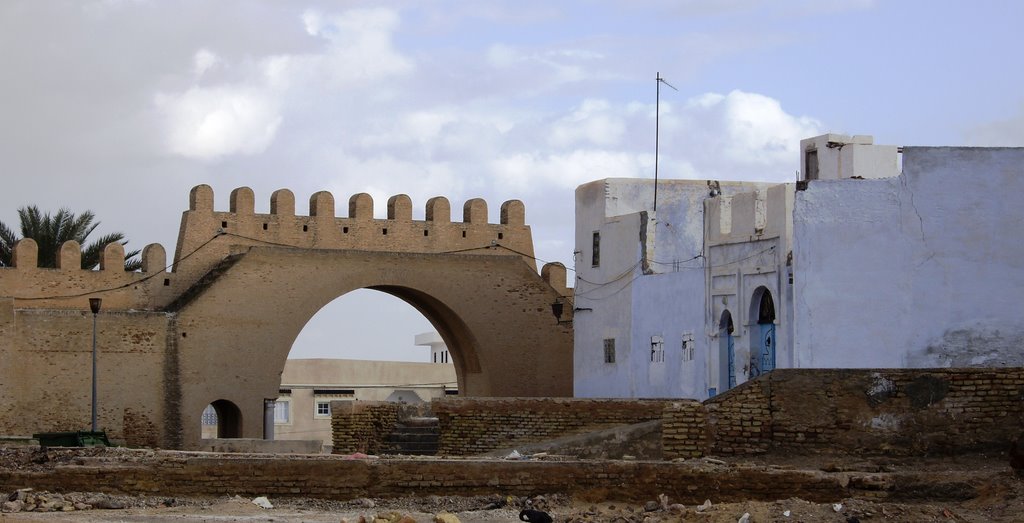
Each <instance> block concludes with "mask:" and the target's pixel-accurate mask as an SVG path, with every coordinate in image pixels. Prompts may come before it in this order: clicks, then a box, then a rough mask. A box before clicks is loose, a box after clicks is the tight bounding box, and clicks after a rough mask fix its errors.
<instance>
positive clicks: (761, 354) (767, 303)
mask: <svg viewBox="0 0 1024 523" xmlns="http://www.w3.org/2000/svg"><path fill="white" fill-rule="evenodd" d="M757 326H758V331H759V334H760V336H759V338H758V342H757V350H755V351H752V353H751V354H750V377H751V378H756V377H758V376H760V375H762V374H764V373H766V372H770V371H771V370H772V369H774V368H775V303H774V302H773V301H772V293H771V292H770V291H769V290H768V289H764V290H763V291H762V292H761V300H760V304H759V305H758V312H757Z"/></svg>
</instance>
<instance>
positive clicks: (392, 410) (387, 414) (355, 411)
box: [331, 401, 401, 454]
mask: <svg viewBox="0 0 1024 523" xmlns="http://www.w3.org/2000/svg"><path fill="white" fill-rule="evenodd" d="M400 410H401V406H400V405H399V404H398V403H390V402H383V401H332V402H331V433H332V435H333V437H332V438H333V440H334V447H333V449H332V450H331V453H333V454H352V453H353V452H362V453H364V454H379V453H380V452H381V451H382V450H385V442H384V440H385V438H387V436H388V434H390V433H391V431H392V430H394V428H395V424H396V423H398V416H399V412H400Z"/></svg>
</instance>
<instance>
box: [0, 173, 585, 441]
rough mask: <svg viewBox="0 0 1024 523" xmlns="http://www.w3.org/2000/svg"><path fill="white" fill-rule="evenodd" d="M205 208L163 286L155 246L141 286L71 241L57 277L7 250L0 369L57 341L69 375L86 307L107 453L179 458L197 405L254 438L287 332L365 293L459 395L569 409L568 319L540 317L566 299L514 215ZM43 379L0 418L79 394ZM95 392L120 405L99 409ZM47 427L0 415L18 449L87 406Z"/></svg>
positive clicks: (28, 248) (84, 344)
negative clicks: (141, 451) (415, 334)
mask: <svg viewBox="0 0 1024 523" xmlns="http://www.w3.org/2000/svg"><path fill="white" fill-rule="evenodd" d="M213 196H214V195H213V190H212V188H210V187H209V186H206V185H200V186H197V187H195V188H193V190H192V192H191V193H190V194H189V208H188V210H186V211H185V212H184V214H183V215H182V221H181V228H180V230H179V234H178V244H177V248H176V249H175V253H174V257H173V260H174V261H173V270H171V271H168V270H167V268H168V265H167V255H166V251H165V249H164V248H163V247H162V246H160V245H156V244H151V245H148V246H146V248H145V249H144V250H143V253H142V261H143V263H142V270H141V272H125V271H124V270H123V268H124V248H123V246H121V245H120V244H118V243H112V244H109V245H107V246H106V248H105V249H104V251H103V261H102V263H101V264H100V270H98V271H89V270H83V269H81V268H80V263H79V261H80V260H79V259H78V258H80V248H79V246H78V245H77V243H75V242H68V243H66V244H65V245H64V246H62V247H61V254H60V259H59V264H58V265H59V267H58V269H56V270H49V269H47V270H40V269H38V268H37V267H36V264H35V261H36V256H37V254H38V253H37V247H36V245H35V243H34V242H32V241H31V240H23V241H21V242H19V243H18V245H17V246H15V257H14V259H15V264H14V267H10V268H3V269H2V270H0V333H3V334H4V336H2V337H0V338H2V339H3V343H0V352H2V353H4V354H12V353H13V352H12V351H17V354H19V356H18V357H19V358H22V359H23V360H25V361H27V362H29V363H26V365H25V367H26V368H50V367H47V365H46V363H47V362H49V361H50V360H49V359H48V358H50V357H51V355H50V351H51V345H52V344H51V343H50V342H49V340H51V339H58V340H60V343H61V345H60V347H62V350H67V351H68V353H69V354H70V356H68V357H67V358H68V361H69V362H73V361H88V360H87V358H88V357H89V355H90V354H91V351H90V345H89V338H88V337H87V336H84V335H82V329H83V328H85V326H87V325H89V323H88V322H87V321H86V320H87V318H88V316H87V313H86V312H85V311H87V310H88V308H87V307H88V300H87V299H86V298H89V297H93V296H97V297H102V298H103V311H102V312H101V314H102V315H103V317H102V318H101V329H100V333H99V344H100V346H101V350H102V351H103V354H108V355H110V356H106V357H108V358H111V359H109V360H105V361H111V362H112V363H111V364H110V365H105V366H104V368H103V372H102V374H101V375H100V377H99V387H100V390H101V397H103V398H104V403H103V405H101V409H100V423H101V425H102V426H103V427H105V428H107V429H108V432H109V434H110V436H111V437H112V438H115V439H116V438H119V437H125V438H126V442H127V443H128V444H130V445H131V444H138V443H139V442H140V441H154V440H158V441H159V444H160V446H162V447H165V448H195V447H197V446H198V444H199V441H200V437H201V432H202V430H201V427H202V423H201V416H202V412H203V411H204V409H205V408H206V407H207V405H209V401H210V400H211V399H216V400H217V401H220V402H223V403H221V404H220V405H221V406H222V407H223V408H221V409H219V410H218V412H217V414H218V417H219V418H222V419H224V418H231V419H232V420H234V421H233V422H232V423H231V425H230V426H231V430H226V431H222V432H221V433H222V434H225V435H229V436H232V437H243V438H263V437H264V430H263V421H264V414H265V412H264V402H265V401H266V400H274V399H276V398H277V397H278V392H279V384H280V374H281V371H282V369H283V367H284V362H285V360H286V359H287V356H288V352H289V350H290V348H291V345H292V343H293V341H294V340H295V338H296V336H298V334H299V332H301V330H302V328H303V326H304V325H305V324H306V322H307V321H308V320H309V319H310V318H311V317H312V316H313V315H314V314H315V313H316V312H317V311H318V310H319V309H320V308H321V307H323V306H324V305H325V304H327V303H329V302H330V301H332V300H334V299H335V298H337V297H339V296H341V295H343V294H345V293H348V292H351V291H353V290H356V289H374V290H378V291H383V292H387V293H390V294H392V295H394V296H397V297H399V298H401V299H403V300H405V301H406V302H408V303H410V304H411V305H412V306H413V307H415V308H416V309H418V310H419V311H420V312H421V313H423V315H424V316H425V317H427V319H428V320H430V321H431V323H433V325H434V326H435V327H436V328H437V331H438V332H439V333H440V334H441V335H442V337H443V338H444V340H445V342H446V343H447V344H448V346H449V349H450V354H451V357H452V361H453V363H454V365H455V368H456V373H457V375H458V383H459V391H460V394H464V395H466V396H571V395H572V381H573V376H572V367H573V358H572V313H573V311H572V308H571V307H568V308H566V309H565V310H564V311H562V312H563V314H562V315H561V316H560V317H558V318H556V317H555V315H554V314H553V304H562V303H564V301H565V298H566V297H567V296H568V295H569V293H570V291H569V289H567V288H566V287H565V267H563V266H561V265H558V264H548V265H546V266H545V267H544V268H543V270H542V271H540V273H538V271H537V268H536V262H535V260H534V258H533V240H532V234H531V232H530V227H529V226H527V225H526V223H525V207H524V205H523V203H522V202H520V201H518V200H510V201H507V202H504V203H503V204H502V205H501V212H500V219H499V222H498V223H490V222H488V213H487V203H486V202H485V201H483V200H481V199H471V200H469V201H467V202H465V205H464V206H463V208H462V219H461V221H453V220H452V216H451V215H452V212H451V206H450V204H449V202H448V200H447V199H445V198H443V197H435V198H431V199H430V200H428V201H427V203H426V208H425V213H424V214H425V216H424V218H425V219H423V220H413V219H412V203H411V200H410V199H409V197H408V196H405V195H396V196H393V197H392V198H390V199H389V200H388V202H387V218H376V217H375V216H374V213H373V200H372V198H371V197H370V196H369V195H368V194H357V195H355V196H352V197H351V198H350V199H349V202H348V203H349V205H348V215H347V216H346V217H339V216H337V215H336V213H335V205H334V197H333V196H332V195H331V194H330V193H327V192H318V193H315V194H313V195H312V196H311V197H310V199H309V211H308V214H306V215H297V214H296V213H295V197H294V195H293V194H292V193H291V191H288V190H286V189H281V190H278V191H275V192H274V193H273V195H272V196H271V198H270V213H269V214H258V213H256V212H255V210H254V206H255V203H254V196H253V193H252V190H251V189H249V188H245V187H241V188H238V189H235V190H234V191H232V192H231V197H230V210H228V211H217V210H215V209H214V206H213V200H214V198H213ZM68 311H73V312H72V313H70V314H69V312H68ZM115 355H116V356H115ZM113 358H116V363H113V362H115V360H114V359H113ZM59 377H60V379H57V375H55V374H53V373H36V374H35V375H32V376H27V375H26V376H21V375H19V376H18V378H19V379H16V380H8V382H5V383H4V386H3V387H0V395H2V396H3V397H4V398H5V399H6V400H7V401H5V404H6V405H8V407H7V408H8V412H9V413H10V412H19V411H26V410H27V411H44V410H46V411H53V407H52V405H51V404H50V403H49V402H52V401H53V400H51V399H49V398H57V397H59V398H76V397H78V395H77V392H78V391H80V390H83V386H87V384H88V383H89V380H90V376H89V373H88V367H87V366H82V365H70V370H69V371H68V372H64V373H62V374H61V375H60V376H59ZM11 383H13V384H15V385H9V384H11ZM105 387H107V388H109V389H110V390H118V391H120V394H106V395H104V394H102V391H103V390H104V388H105ZM229 405H230V406H233V407H235V409H234V410H232V409H227V406H229ZM59 410H60V412H61V413H62V417H60V418H53V419H41V420H39V419H24V417H18V416H14V415H10V414H4V413H2V412H0V425H2V426H4V427H6V430H8V431H9V432H11V433H33V432H47V431H54V430H61V429H62V428H64V427H61V426H59V423H60V422H61V420H62V419H72V420H75V419H88V413H89V410H88V404H87V402H86V403H81V402H79V403H75V402H74V401H72V402H70V403H69V402H67V401H64V402H62V403H61V409H59ZM226 410H230V412H226ZM65 414H66V416H64V415H65ZM129 436H130V437H131V438H132V439H130V440H129V439H127V438H128V437H129Z"/></svg>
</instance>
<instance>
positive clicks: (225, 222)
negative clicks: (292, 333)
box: [175, 185, 534, 276]
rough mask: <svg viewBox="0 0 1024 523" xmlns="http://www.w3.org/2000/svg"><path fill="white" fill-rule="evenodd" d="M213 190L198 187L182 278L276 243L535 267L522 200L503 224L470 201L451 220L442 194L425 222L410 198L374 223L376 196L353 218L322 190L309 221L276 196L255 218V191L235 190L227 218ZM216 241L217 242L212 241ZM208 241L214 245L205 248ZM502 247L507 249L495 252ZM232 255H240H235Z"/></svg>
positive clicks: (504, 210)
mask: <svg viewBox="0 0 1024 523" xmlns="http://www.w3.org/2000/svg"><path fill="white" fill-rule="evenodd" d="M213 202H214V194H213V189H212V188H210V186H208V185H199V186H196V187H194V188H193V189H192V192H191V193H190V194H189V210H188V211H186V212H185V213H184V215H183V216H182V220H181V230H180V231H179V234H178V248H177V252H176V254H175V261H182V260H183V259H184V258H185V257H187V256H189V255H190V254H191V253H196V254H194V255H192V257H191V258H195V260H193V261H192V263H182V264H181V267H176V268H175V272H176V273H179V274H186V275H193V276H194V274H195V273H205V272H206V271H207V270H209V269H210V268H211V267H212V266H213V265H214V264H216V263H217V262H219V260H221V259H223V258H224V257H225V256H226V255H227V254H229V252H236V251H238V250H239V249H240V248H243V247H244V246H251V245H276V246H287V247H296V248H301V249H353V250H361V251H385V252H411V253H450V252H465V253H469V254H485V255H486V254H498V255H508V254H511V253H520V254H521V255H522V256H523V257H524V259H525V260H526V261H527V262H528V263H530V264H531V265H533V264H534V261H533V236H532V234H531V232H530V227H529V226H528V225H526V207H525V206H524V205H523V202H521V201H519V200H509V201H507V202H505V203H503V204H502V205H501V213H500V220H499V223H488V207H487V202H486V201H484V200H483V199H480V198H474V199H471V200H468V201H467V202H466V203H465V204H464V205H463V209H462V219H461V221H452V211H451V204H450V203H449V201H448V199H447V198H445V197H443V196H437V197H434V198H431V199H429V200H427V203H426V207H425V213H424V215H425V218H426V219H424V220H413V219H412V200H411V199H410V198H409V197H408V196H407V195H404V194H399V195H396V196H392V197H391V198H389V199H388V202H387V217H386V218H383V219H376V218H374V202H373V198H372V197H371V196H370V195H369V194H366V193H359V194H356V195H353V196H352V197H351V198H349V201H348V215H347V217H337V216H336V212H337V211H336V205H335V200H334V196H333V195H332V194H331V193H329V192H327V191H320V192H317V193H315V194H313V195H312V196H310V197H309V207H308V215H306V216H301V215H296V214H295V212H296V208H295V196H294V194H292V192H291V191H289V190H288V189H279V190H277V191H274V193H273V194H272V195H271V197H270V214H257V213H255V211H254V208H255V196H254V194H253V191H252V189H250V188H248V187H240V188H237V189H235V190H233V191H231V197H230V208H229V210H228V211H227V212H224V211H217V210H215V209H214V204H213ZM212 238H217V239H216V240H214V241H211V239H212ZM207 242H210V243H209V244H207ZM496 245H501V246H502V247H506V248H495V246H496ZM232 249H234V251H232Z"/></svg>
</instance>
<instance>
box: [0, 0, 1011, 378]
mask: <svg viewBox="0 0 1024 523" xmlns="http://www.w3.org/2000/svg"><path fill="white" fill-rule="evenodd" d="M1022 24H1024V2H1013V1H996V0H978V1H974V2H963V1H952V0H950V1H944V0H931V1H910V0H906V1H904V0H887V1H883V0H832V1H829V0H772V1H768V0H716V1H710V0H707V1H697V0H671V1H670V0H629V1H615V0H592V1H587V2H584V1H563V2H548V1H533V0H516V1H494V2H459V1H435V0H417V1H387V0H384V1H374V2H362V1H344V2H343V1H308V2H303V1H298V0H296V1H287V2H285V1H271V0H263V1H261V0H244V1H242V0H234V1H232V0H220V1H217V2H208V1H199V0H192V1H189V0H183V1H176V2H157V1H147V0H79V1H57V0H6V1H4V2H0V49H3V52H0V74H2V77H3V81H0V173H2V176H3V188H2V189H0V221H2V222H3V223H6V224H8V225H11V224H16V223H17V209H18V208H19V207H21V206H24V205H30V204H36V205H39V206H40V207H41V208H43V209H49V210H53V211H55V210H57V209H58V208H60V207H68V208H70V209H72V210H73V211H76V212H80V211H82V210H86V209H88V210H92V211H93V212H95V213H96V215H97V217H98V219H99V220H100V221H101V222H102V225H101V226H100V228H99V229H97V232H96V234H97V235H99V234H103V233H105V232H110V231H121V232H124V233H125V234H126V236H127V238H129V240H130V242H131V243H130V244H129V247H135V248H141V247H143V246H144V245H146V244H149V243H160V244H163V245H164V246H165V247H166V248H167V250H168V251H172V250H173V249H174V245H175V242H176V238H177V231H178V226H179V223H180V217H181V214H180V213H181V212H182V211H183V210H185V209H186V208H187V205H188V193H189V190H190V189H191V188H192V187H193V186H195V185H198V184H201V183H206V184H209V185H211V186H212V187H213V188H214V191H215V194H216V206H217V208H218V209H219V210H226V209H227V207H228V203H227V200H228V195H229V193H230V192H231V190H232V189H234V188H236V187H241V186H247V187H251V188H252V189H253V190H254V191H255V193H256V201H257V212H268V209H269V200H270V194H271V193H272V192H273V191H274V190H276V189H280V188H288V189H291V190H292V191H293V192H294V193H295V195H296V200H297V202H298V205H297V208H296V211H297V212H298V213H300V214H303V213H304V212H305V210H306V209H305V208H304V204H303V203H302V202H305V201H306V200H307V199H308V196H309V195H311V194H313V193H314V192H317V191H319V190H329V191H331V192H332V193H333V194H334V196H335V200H336V201H337V202H339V205H338V209H339V212H340V213H344V212H345V209H346V208H347V206H346V205H344V202H345V201H347V200H348V198H349V196H351V195H353V194H356V193H360V192H367V193H369V194H371V195H372V196H373V198H374V203H375V212H376V214H377V215H378V217H383V216H384V214H385V212H386V202H387V199H388V197H390V196H392V195H394V194H408V195H409V196H410V197H411V198H412V200H413V206H414V214H413V217H414V218H415V219H422V217H423V213H424V211H423V207H424V205H425V203H426V201H427V199H428V198H430V197H432V196H439V195H440V196H446V197H447V198H449V200H451V202H452V208H453V209H459V208H460V207H461V203H462V202H464V201H465V200H467V199H470V198H475V197H482V198H485V199H486V200H487V201H488V203H489V211H490V215H491V221H492V222H497V220H498V211H499V207H500V204H501V202H503V201H506V200H510V199H520V200H523V201H524V202H525V204H526V217H527V223H528V224H530V225H531V226H532V228H533V236H534V242H535V246H536V247H535V250H536V254H537V256H538V257H539V258H541V259H542V260H545V261H561V262H563V263H565V264H566V265H567V266H568V267H570V268H571V267H572V262H573V257H572V252H573V250H574V238H573V212H574V209H573V206H574V199H573V190H574V189H575V187H576V186H578V185H579V184H582V183H585V182H587V181H591V180H596V179H601V178H607V177H635V178H651V177H653V175H654V149H655V147H654V135H655V132H654V131H655V88H656V82H655V77H656V75H657V74H658V73H660V75H661V76H662V77H663V78H664V79H665V80H666V81H667V82H669V83H670V84H671V85H672V86H673V87H675V88H676V89H677V90H673V89H671V88H668V87H665V86H662V88H661V96H660V104H658V107H659V109H660V111H659V120H660V148H659V152H660V154H659V167H658V168H659V176H660V177H663V178H692V179H722V180H752V181H774V182H784V181H791V180H793V179H794V177H795V172H796V170H797V169H798V168H799V157H798V155H797V152H796V151H797V148H798V144H799V140H800V139H801V138H806V137H810V136H814V135H816V134H821V133H824V132H838V133H845V134H869V135H873V136H874V137H875V142H876V143H882V144H892V145H976V146H1024V68H1022V67H1021V59H1020V57H1019V52H1020V50H1022V49H1024V31H1020V27H1021V25H1022ZM453 214H456V215H457V213H453ZM456 218H457V216H456ZM383 311H388V312H387V315H393V316H396V317H401V318H402V319H401V320H400V321H389V322H387V323H381V321H380V318H381V317H383V316H384V314H381V312H383ZM342 318H343V319H344V321H342V320H341V319H342ZM427 330H430V325H429V322H427V321H426V319H424V318H423V317H422V316H420V315H419V313H417V312H415V310H413V309H412V308H411V307H410V306H408V305H406V304H404V303H403V302H400V301H398V300H397V299H395V298H391V297H390V296H387V295H384V294H381V293H377V292H375V291H367V290H364V291H357V292H355V293H350V294H348V295H346V296H343V297H341V298H339V300H336V301H335V302H333V303H332V304H330V305H328V306H327V307H325V308H324V309H323V310H321V312H320V313H318V314H317V316H315V317H314V318H313V319H312V320H311V321H310V323H309V324H307V328H306V330H304V331H303V333H302V334H301V335H300V337H299V339H298V340H297V341H296V344H295V346H294V347H293V351H292V354H291V356H292V357H346V358H361V359H391V360H410V361H426V360H427V357H428V353H429V350H428V349H427V348H424V347H419V348H417V347H414V346H413V342H412V336H413V335H414V334H416V333H419V332H424V331H427Z"/></svg>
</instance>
